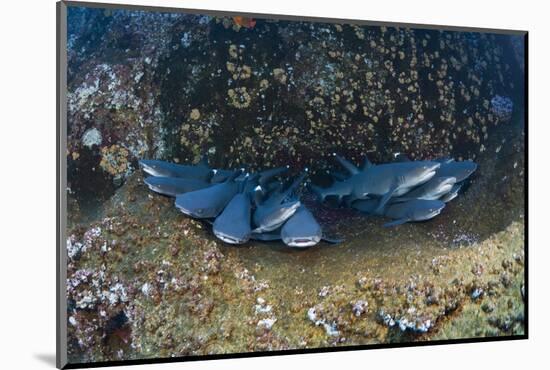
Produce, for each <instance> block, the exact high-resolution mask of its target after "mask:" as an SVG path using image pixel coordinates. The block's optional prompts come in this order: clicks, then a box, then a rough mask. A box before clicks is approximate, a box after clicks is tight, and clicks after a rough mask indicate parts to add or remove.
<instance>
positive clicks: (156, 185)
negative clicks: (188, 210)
mask: <svg viewBox="0 0 550 370" xmlns="http://www.w3.org/2000/svg"><path fill="white" fill-rule="evenodd" d="M165 179H167V177H155V176H149V177H147V178H146V179H144V180H143V182H144V183H145V184H146V185H147V186H148V187H149V189H150V190H152V191H154V192H156V193H161V194H167V193H168V194H170V193H173V192H174V187H173V186H171V185H170V184H168V183H166V181H163V180H165Z"/></svg>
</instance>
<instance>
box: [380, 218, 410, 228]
mask: <svg viewBox="0 0 550 370" xmlns="http://www.w3.org/2000/svg"><path fill="white" fill-rule="evenodd" d="M407 222H409V219H408V218H400V219H399V220H395V221H392V222H388V223H385V224H384V225H382V226H384V227H392V226H397V225H402V224H404V223H407Z"/></svg>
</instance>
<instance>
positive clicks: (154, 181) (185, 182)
mask: <svg viewBox="0 0 550 370" xmlns="http://www.w3.org/2000/svg"><path fill="white" fill-rule="evenodd" d="M143 182H144V183H145V184H146V185H147V186H148V187H149V189H150V190H152V191H154V192H156V193H159V194H163V195H167V196H169V197H175V196H177V195H178V194H183V193H187V192H190V191H195V190H200V189H204V188H207V187H209V186H211V184H210V183H209V182H206V181H203V180H198V179H185V178H181V177H157V176H148V177H146V178H145V179H144V180H143Z"/></svg>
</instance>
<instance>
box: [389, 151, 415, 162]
mask: <svg viewBox="0 0 550 370" xmlns="http://www.w3.org/2000/svg"><path fill="white" fill-rule="evenodd" d="M393 157H394V158H395V161H396V162H410V161H411V160H410V158H409V157H407V155H406V154H403V153H395V154H394V155H393Z"/></svg>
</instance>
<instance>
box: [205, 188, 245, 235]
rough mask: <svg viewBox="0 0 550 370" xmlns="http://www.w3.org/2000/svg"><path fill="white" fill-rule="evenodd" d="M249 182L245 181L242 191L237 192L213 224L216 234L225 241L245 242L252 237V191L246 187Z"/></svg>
mask: <svg viewBox="0 0 550 370" xmlns="http://www.w3.org/2000/svg"><path fill="white" fill-rule="evenodd" d="M247 182H248V179H246V180H245V181H244V183H243V184H242V185H241V191H240V192H239V193H237V194H235V196H234V197H233V199H231V201H230V202H229V204H228V205H227V206H226V207H225V208H224V210H223V211H222V213H221V214H220V215H219V216H218V217H216V220H215V221H214V224H213V225H212V230H213V232H214V235H215V236H216V237H217V238H218V239H220V240H222V241H223V242H225V243H229V244H244V243H246V242H247V241H248V240H249V239H250V234H251V233H252V229H251V227H250V215H251V203H250V193H248V191H247V187H246V183H247Z"/></svg>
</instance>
